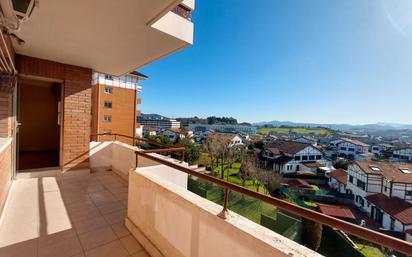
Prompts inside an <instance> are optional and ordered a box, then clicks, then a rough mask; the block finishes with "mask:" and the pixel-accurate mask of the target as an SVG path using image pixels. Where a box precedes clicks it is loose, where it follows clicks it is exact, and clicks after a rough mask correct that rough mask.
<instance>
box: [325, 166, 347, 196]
mask: <svg viewBox="0 0 412 257" xmlns="http://www.w3.org/2000/svg"><path fill="white" fill-rule="evenodd" d="M326 177H327V178H328V185H329V187H330V188H331V189H333V190H336V191H337V192H339V193H341V194H346V193H348V192H347V190H346V185H347V181H348V173H347V172H346V170H344V169H336V170H333V171H331V172H328V173H326Z"/></svg>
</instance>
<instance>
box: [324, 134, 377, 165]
mask: <svg viewBox="0 0 412 257" xmlns="http://www.w3.org/2000/svg"><path fill="white" fill-rule="evenodd" d="M330 146H331V147H333V148H334V150H333V154H334V155H335V156H336V157H343V158H348V159H351V160H368V159H370V158H371V157H372V156H371V155H368V154H367V153H369V148H370V146H369V145H368V144H365V143H363V142H361V141H359V140H355V139H349V138H341V139H337V140H333V141H331V142H330Z"/></svg>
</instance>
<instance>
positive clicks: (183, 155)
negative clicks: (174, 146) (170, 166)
mask: <svg viewBox="0 0 412 257" xmlns="http://www.w3.org/2000/svg"><path fill="white" fill-rule="evenodd" d="M184 161H185V151H183V152H182V162H184Z"/></svg>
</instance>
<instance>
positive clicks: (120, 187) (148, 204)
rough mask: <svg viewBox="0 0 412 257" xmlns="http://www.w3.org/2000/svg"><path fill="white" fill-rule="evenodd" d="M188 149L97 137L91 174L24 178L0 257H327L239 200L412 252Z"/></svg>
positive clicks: (13, 193) (3, 226) (13, 196)
mask: <svg viewBox="0 0 412 257" xmlns="http://www.w3.org/2000/svg"><path fill="white" fill-rule="evenodd" d="M130 142H133V144H130ZM136 145H137V146H136ZM0 150H2V151H5V149H0ZM184 150H185V149H184V148H177V147H175V146H169V145H163V144H159V143H157V142H152V141H149V140H147V139H142V138H130V137H128V136H123V135H118V134H101V135H93V136H92V137H91V140H90V151H89V154H88V156H89V159H90V169H83V170H77V171H71V172H67V173H59V174H55V173H50V174H47V172H42V173H26V174H18V177H17V179H16V180H14V181H13V183H12V186H11V190H10V193H9V196H8V198H7V201H6V204H5V206H4V210H3V214H2V217H1V222H0V256H116V257H121V256H125V257H126V256H140V257H143V256H187V257H188V256H211V257H213V256H216V257H217V256H237V257H241V256H245V257H246V256H247V257H253V256H320V254H318V253H316V252H314V251H312V250H310V249H309V248H307V247H306V246H303V245H301V244H299V243H298V242H299V240H296V238H297V237H296V236H297V235H296V234H299V233H298V232H297V231H296V230H295V229H296V226H295V225H296V224H292V225H291V226H290V227H286V228H284V229H283V230H282V232H280V231H277V232H275V231H274V230H271V229H268V228H266V227H263V226H261V225H259V224H256V223H255V222H253V221H251V220H248V219H246V218H244V217H242V216H241V215H239V214H237V213H236V210H234V211H232V210H231V202H230V201H231V199H232V198H231V197H232V196H233V194H243V195H244V196H245V197H247V199H249V198H255V199H258V200H260V201H262V202H263V203H265V204H267V205H269V206H273V207H275V208H277V209H279V210H283V211H285V213H289V215H292V216H294V217H297V218H296V219H298V218H299V217H303V218H305V219H307V220H311V221H313V222H315V223H319V224H323V225H324V231H325V230H326V229H325V228H326V227H330V228H333V230H338V231H339V233H341V238H339V240H347V239H346V237H345V235H347V234H351V235H354V236H357V237H359V238H361V239H362V240H364V241H363V242H364V244H365V245H366V244H367V243H366V242H367V241H370V242H371V243H370V245H372V244H373V243H375V244H379V245H381V246H384V247H387V248H388V249H392V250H396V251H398V252H402V253H404V254H406V255H407V254H410V253H411V252H412V251H411V250H412V245H411V244H410V243H408V242H406V241H403V240H399V239H396V238H392V237H389V236H386V235H383V234H379V233H377V232H374V231H372V230H369V229H366V228H362V227H360V226H357V225H354V224H352V223H349V222H346V221H342V220H339V219H336V218H333V217H331V216H326V215H324V214H321V213H318V212H315V211H312V210H309V209H305V208H303V207H299V206H297V205H294V204H291V203H289V202H285V201H283V200H280V199H277V198H272V197H270V196H267V195H263V194H261V193H257V192H255V191H251V190H248V189H246V188H243V187H241V186H237V185H234V184H231V183H229V182H226V181H224V180H220V179H217V178H215V177H212V176H210V175H206V174H204V173H200V172H198V171H196V170H197V169H196V167H192V166H189V165H188V164H187V163H186V162H184V161H183V160H184ZM2 154H3V155H2V156H4V152H2ZM2 161H4V160H2ZM193 179H195V180H202V181H207V182H208V183H211V184H214V185H216V186H218V187H219V188H221V191H222V192H223V194H222V199H221V202H220V203H215V202H212V201H210V200H208V199H205V198H204V197H202V196H200V195H199V194H196V193H194V192H193V190H188V188H190V187H189V185H188V182H189V181H191V180H193ZM278 215H281V214H280V213H279V214H278ZM282 215H283V214H282ZM283 225H285V224H283ZM291 238H292V239H291ZM368 245H369V243H368ZM332 248H333V251H341V250H342V249H338V246H337V245H334V246H333V247H332ZM342 251H343V250H342ZM345 254H349V255H346V256H352V254H355V253H353V252H349V253H348V252H345ZM333 256H335V255H333ZM353 256H355V255H353Z"/></svg>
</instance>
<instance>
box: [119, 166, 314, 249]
mask: <svg viewBox="0 0 412 257" xmlns="http://www.w3.org/2000/svg"><path fill="white" fill-rule="evenodd" d="M128 207H129V208H128V213H127V221H126V225H127V227H128V228H129V229H130V230H131V232H132V234H133V235H135V236H136V237H137V238H138V239H139V242H143V243H142V244H143V245H144V246H145V248H146V249H148V252H149V254H151V255H152V256H168V257H169V256H170V257H189V256H197V257H206V256H207V257H221V256H225V257H258V256H259V257H269V256H270V257H273V256H285V257H286V256H295V257H299V256H320V255H318V254H317V253H315V252H313V251H311V250H309V249H307V248H305V247H303V246H301V245H299V244H297V243H295V242H293V241H291V240H289V239H287V238H285V237H283V236H281V235H279V234H277V233H275V232H273V231H271V230H269V229H267V228H264V227H262V226H260V225H257V224H256V223H254V222H252V221H250V220H247V219H246V218H243V217H241V216H240V215H238V214H236V213H233V212H230V216H229V218H228V219H226V220H224V219H221V218H219V217H217V214H218V213H219V212H220V211H221V210H222V207H221V206H219V205H217V204H215V203H213V202H211V201H209V200H207V199H204V198H202V197H200V196H198V195H196V194H194V193H192V192H189V191H188V190H185V189H183V188H181V187H178V186H176V185H174V184H172V183H169V182H167V181H164V180H162V179H159V178H157V177H155V176H153V173H152V172H151V170H148V169H141V170H138V171H137V172H132V173H131V174H130V181H129V203H128ZM153 245H154V246H155V247H156V248H157V249H154V248H153ZM156 253H157V255H156Z"/></svg>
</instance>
